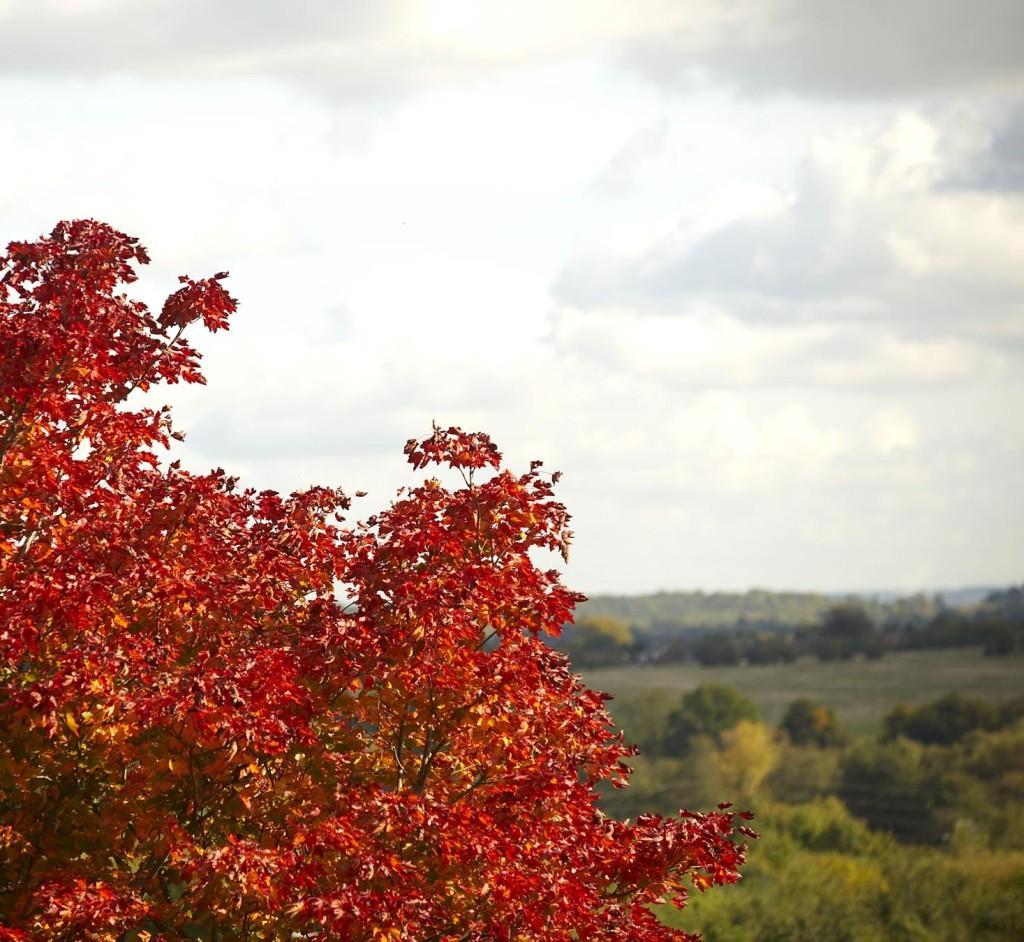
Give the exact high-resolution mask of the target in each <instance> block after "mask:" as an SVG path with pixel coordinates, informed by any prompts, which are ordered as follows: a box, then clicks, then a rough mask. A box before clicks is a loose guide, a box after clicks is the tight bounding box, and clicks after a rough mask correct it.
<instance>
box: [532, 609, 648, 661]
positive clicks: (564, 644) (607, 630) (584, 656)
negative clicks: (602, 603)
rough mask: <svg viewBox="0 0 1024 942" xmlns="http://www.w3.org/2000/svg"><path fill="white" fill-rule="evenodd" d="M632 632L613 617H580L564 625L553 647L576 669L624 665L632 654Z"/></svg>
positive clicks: (633, 640) (618, 619) (624, 623)
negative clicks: (568, 658) (564, 655)
mask: <svg viewBox="0 0 1024 942" xmlns="http://www.w3.org/2000/svg"><path fill="white" fill-rule="evenodd" d="M634 643H635V639H634V637H633V631H632V629H631V628H630V627H629V625H627V624H626V622H624V621H623V620H622V619H621V618H615V617H614V616H612V615H586V614H584V615H580V616H579V617H577V619H576V622H575V624H569V625H566V626H565V628H564V629H563V631H562V634H561V636H560V637H559V638H557V639H555V640H553V641H552V645H553V646H554V647H556V648H558V650H560V651H564V652H565V653H566V654H568V655H569V657H570V658H571V660H572V663H573V665H575V666H576V667H603V666H606V665H609V664H623V663H625V662H626V661H627V660H628V659H629V656H630V653H631V652H632V649H633V645H634Z"/></svg>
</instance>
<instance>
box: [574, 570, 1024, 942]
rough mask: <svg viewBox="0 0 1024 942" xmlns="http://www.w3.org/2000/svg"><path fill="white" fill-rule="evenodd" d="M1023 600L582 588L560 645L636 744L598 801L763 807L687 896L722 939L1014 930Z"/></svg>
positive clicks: (1021, 788)
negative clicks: (750, 837)
mask: <svg viewBox="0 0 1024 942" xmlns="http://www.w3.org/2000/svg"><path fill="white" fill-rule="evenodd" d="M1021 597H1022V596H1021V590H1020V589H1019V588H1009V589H1007V590H979V591H975V592H971V591H967V592H961V593H956V592H946V593H938V594H935V595H917V596H914V597H910V598H899V597H895V598H892V597H890V598H888V599H886V600H884V601H883V600H880V599H879V598H878V597H876V596H869V597H862V598H858V597H856V596H849V597H845V598H843V597H835V596H831V597H830V596H822V595H814V594H795V593H772V592H766V591H762V592H748V593H715V594H711V595H707V594H705V593H661V594H659V595H657V596H653V597H601V596H598V597H595V598H594V599H592V600H591V601H589V602H587V603H585V604H584V605H583V606H581V610H580V613H579V620H578V625H577V626H574V627H569V628H567V630H566V633H565V635H564V636H563V638H562V639H561V641H560V642H556V644H561V645H562V646H564V647H566V648H567V649H569V650H570V651H571V652H572V653H573V654H574V655H575V657H576V659H577V660H578V661H580V662H582V663H584V664H586V665H587V666H586V667H585V668H584V676H585V677H586V680H587V682H588V684H590V685H591V686H593V687H595V688H596V689H599V690H604V691H608V692H610V693H613V694H614V699H613V700H612V701H611V702H610V704H609V707H610V710H611V713H612V716H613V717H614V719H615V721H616V723H617V724H618V725H620V726H621V727H622V728H623V729H624V730H625V734H626V737H627V739H629V741H631V742H633V743H636V744H637V745H638V746H639V747H640V755H638V756H636V757H635V758H633V759H632V760H629V761H630V764H631V766H632V767H633V770H634V771H633V777H632V783H631V785H630V787H629V788H628V789H626V790H624V791H619V790H615V789H607V790H605V791H604V793H603V802H604V807H605V808H606V809H607V810H609V812H610V813H612V814H616V815H621V816H626V817H628V816H635V815H637V814H643V813H645V812H650V811H656V812H659V813H671V811H672V810H673V809H675V808H678V807H696V808H699V807H705V806H707V805H709V804H711V803H713V802H715V801H717V800H731V801H733V802H736V803H738V804H739V805H741V806H743V807H752V808H755V809H757V817H756V819H755V820H756V823H757V827H758V830H759V831H760V832H761V841H759V842H757V843H755V844H754V845H753V846H752V848H751V857H750V862H749V864H748V868H747V872H746V876H745V879H744V880H743V881H742V882H741V884H740V885H739V886H737V887H732V888H727V889H725V890H723V892H722V893H721V894H720V895H716V894H708V895H707V896H704V895H699V896H697V897H696V898H694V899H693V900H692V902H691V905H690V907H689V908H688V910H687V921H686V923H685V924H686V925H687V926H692V927H695V928H698V929H699V930H700V931H702V932H703V934H704V936H705V938H706V939H708V940H723V942H726V940H734V939H735V940H743V942H747V940H749V942H755V940H776V939H777V940H790V939H792V940H807V942H811V940H818V939H839V940H851V942H861V940H863V942H868V940H875V939H878V940H881V939H906V940H914V939H922V940H923V939H942V940H946V939H948V940H954V939H962V938H965V937H971V938H979V939H991V940H993V942H994V940H1002V939H1011V938H1016V937H1017V936H1018V935H1019V934H1020V932H1021V931H1022V926H1024V923H1022V921H1021V920H1022V916H1024V908H1022V905H1021V900H1022V899H1024V645H1022V641H1024V618H1022V609H1021ZM948 599H954V600H956V601H955V602H953V603H951V602H949V601H947V600H948ZM855 616H860V617H859V618H857V617H855ZM626 619H632V621H627V620H626ZM787 621H788V622H789V623H788V624H787ZM844 625H845V626H846V627H847V628H850V627H853V628H854V629H856V628H857V626H858V625H859V627H860V630H861V632H862V635H861V636H860V637H859V646H860V647H861V648H863V650H859V651H854V650H852V649H848V650H847V651H846V652H845V653H842V652H839V651H837V650H836V649H834V648H832V647H830V646H828V645H822V644H821V640H822V637H823V636H825V635H827V633H828V629H829V627H830V626H831V627H832V629H833V630H836V629H837V627H838V628H841V627H843V626H844ZM993 639H996V640H995V641H994V640H993ZM845 640H846V641H847V643H850V642H851V640H854V637H853V636H851V635H850V634H849V633H847V634H846V635H845ZM856 646H857V645H854V647H856ZM744 652H746V655H747V656H745V655H744ZM751 653H753V655H754V656H753V658H750V657H749V654H751ZM662 915H663V918H665V919H666V920H667V921H669V922H670V923H671V922H673V920H674V919H675V918H676V917H674V916H673V915H672V914H671V912H670V911H669V910H664V911H663V912H662ZM680 924H682V923H680Z"/></svg>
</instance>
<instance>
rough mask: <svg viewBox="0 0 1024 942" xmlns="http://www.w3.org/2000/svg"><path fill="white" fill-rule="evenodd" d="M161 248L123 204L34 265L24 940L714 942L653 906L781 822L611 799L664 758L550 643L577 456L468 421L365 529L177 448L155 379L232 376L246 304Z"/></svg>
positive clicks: (11, 739) (2, 706)
mask: <svg viewBox="0 0 1024 942" xmlns="http://www.w3.org/2000/svg"><path fill="white" fill-rule="evenodd" d="M146 261H148V258H147V255H146V252H145V250H144V249H143V248H142V246H141V245H140V244H139V243H138V241H137V240H136V239H134V238H130V237H128V236H126V235H124V234H123V233H120V232H117V231H115V230H114V229H112V228H110V227H108V226H106V225H103V224H101V223H97V222H94V221H89V220H83V221H75V222H69V223H61V224H59V225H58V226H57V227H56V228H55V229H54V230H53V231H52V233H51V234H50V235H49V236H48V237H45V238H42V239H40V240H38V241H35V242H23V243H12V244H11V245H10V246H9V247H8V250H7V254H6V255H5V256H3V257H0V349H2V351H3V358H2V361H0V423H2V425H0V940H4V942H13V940H39V942H42V940H57V942H60V940H67V942H71V940H76V942H77V940H94V942H115V940H124V942H128V940H150V942H153V940H157V939H160V940H172V939H186V938H187V939H204V940H211V942H212V940H220V942H227V940H257V939H274V940H290V939H294V938H317V939H325V940H327V939H345V940H350V942H363V940H367V942H369V940H375V942H386V940H398V939H410V940H420V942H428V940H430V942H441V940H464V942H471V940H479V942H483V940H506V942H512V940H552V942H560V940H565V942H568V940H576V939H588V940H622V942H625V940H670V939H677V940H681V939H687V938H690V936H688V935H686V934H685V933H682V932H680V931H678V930H672V929H668V928H666V927H664V926H663V925H662V924H661V923H659V922H658V921H657V920H656V919H655V917H654V916H653V915H652V913H651V911H650V908H649V907H650V905H651V904H652V903H654V902H657V901H663V900H668V901H671V902H674V903H675V904H676V905H677V906H680V907H681V906H682V905H683V904H684V903H685V900H686V894H687V888H688V887H691V886H696V887H698V888H701V889H703V888H705V887H707V886H708V885H710V884H712V883H723V882H732V881H734V880H735V879H736V878H737V869H738V867H739V866H740V864H741V863H742V861H743V858H744V846H743V844H742V843H741V841H740V840H737V837H738V832H742V833H744V834H746V835H747V836H751V835H752V832H750V831H749V830H747V829H746V828H745V826H744V825H742V824H741V822H740V821H738V820H737V816H736V815H734V814H732V813H730V812H728V811H726V810H719V811H715V812H711V813H707V814H698V813H692V812H687V813H682V814H681V815H679V816H676V817H669V818H661V817H657V816H654V815H644V816H640V817H638V818H637V819H636V820H634V821H629V822H619V821H615V820H612V819H609V818H608V817H606V816H605V815H604V814H603V813H602V812H601V811H600V810H599V809H598V807H597V805H596V792H595V786H596V785H597V784H599V783H601V782H611V783H613V784H616V785H624V784H625V783H626V776H627V770H626V769H625V767H624V765H623V760H624V759H625V758H626V757H628V756H629V755H631V750H630V748H629V747H628V746H626V745H625V744H624V742H623V740H622V737H621V735H619V734H617V733H616V732H615V731H614V729H613V727H612V726H611V724H610V720H609V717H608V715H607V713H606V711H605V708H604V700H605V698H604V697H603V695H601V694H599V693H595V692H593V691H590V690H588V689H586V688H585V687H584V686H583V684H582V682H581V681H580V680H579V678H578V677H576V676H575V675H573V674H572V673H570V671H569V670H568V668H567V662H566V659H565V657H564V655H562V654H560V653H558V652H556V651H553V650H551V649H550V648H549V647H548V646H547V645H546V644H544V643H543V641H542V640H541V636H542V635H545V634H547V635H555V634H557V633H558V631H559V630H560V628H561V626H562V625H563V624H564V623H565V622H567V621H569V620H570V619H571V616H572V611H573V607H574V605H575V604H576V603H577V602H578V601H579V600H580V599H581V596H579V595H578V594H576V593H574V592H571V591H569V590H568V589H566V588H565V587H564V586H563V585H562V584H561V582H560V579H559V576H558V574H557V572H555V571H554V570H550V571H546V570H544V569H542V568H539V567H538V566H537V565H536V564H535V563H534V561H533V559H532V558H531V553H533V551H536V550H555V551H558V550H561V551H563V552H564V551H565V549H566V547H567V545H568V541H569V539H570V533H569V530H568V527H567V524H568V514H567V513H566V511H565V508H564V507H563V506H562V505H561V504H560V503H559V502H558V501H556V500H555V499H554V496H553V485H554V483H555V482H556V480H557V474H553V475H549V474H546V473H545V472H544V471H543V470H542V466H541V464H540V463H539V462H534V463H533V464H532V465H531V466H530V468H529V470H528V471H526V472H525V473H518V474H517V473H513V472H512V471H510V470H507V469H505V468H503V467H502V465H501V455H500V454H499V452H498V449H497V448H496V447H495V445H494V444H493V443H492V442H491V441H490V439H489V438H488V437H487V436H486V435H483V434H479V433H473V434H470V433H464V432H462V431H461V430H459V429H457V428H448V429H442V428H435V429H434V431H433V433H432V434H431V435H430V436H429V437H427V438H425V439H423V440H420V441H416V440H412V441H410V442H409V443H408V444H407V445H406V448H405V452H406V456H407V458H408V461H409V462H410V463H411V464H412V466H413V468H415V469H417V470H421V469H424V468H426V467H428V466H445V467H447V469H448V471H447V472H446V473H448V474H450V475H452V476H454V477H455V478H456V479H457V481H458V483H457V484H456V486H454V487H448V486H446V485H445V484H443V483H442V481H441V480H439V479H438V477H436V476H431V477H429V478H428V479H427V480H425V481H424V482H423V483H421V484H420V485H418V486H416V487H413V488H411V489H409V490H406V491H404V492H402V493H400V495H399V497H398V499H397V500H395V502H394V503H392V504H391V505H390V506H389V507H387V508H386V509H384V510H383V511H381V512H379V513H377V514H374V515H371V516H369V517H367V518H366V519H365V521H364V522H361V523H352V522H348V521H347V520H346V518H345V516H344V515H345V514H346V513H348V511H349V507H350V500H349V498H348V497H347V496H346V495H345V494H344V493H343V492H342V491H340V490H338V489H337V488H334V487H313V488H310V489H308V490H304V491H300V492H296V493H293V494H291V495H289V496H282V495H280V494H277V493H275V492H271V491H255V490H252V489H247V488H244V487H242V486H241V485H240V484H239V482H238V480H237V479H236V478H234V477H232V476H230V475H228V474H227V473H225V472H224V471H221V470H216V471H212V472H210V473H206V474H197V473H193V472H191V471H189V470H186V469H184V468H182V467H181V466H180V465H179V464H178V463H177V462H174V463H171V464H169V465H166V464H163V463H161V461H160V460H158V457H157V454H158V451H159V450H160V449H161V448H162V447H163V446H166V445H168V443H169V441H170V439H171V438H172V437H176V436H177V435H178V433H177V432H176V431H175V430H174V428H173V426H172V425H171V421H170V415H169V412H168V411H167V410H166V409H154V408H151V407H149V406H147V405H145V404H143V403H139V402H137V401H136V399H137V394H138V393H139V392H144V391H146V390H147V389H149V388H150V387H153V386H155V385H156V384H158V383H161V382H167V383H177V382H189V383H198V382H202V381H203V379H202V375H201V373H200V371H199V357H198V354H197V352H196V350H195V349H194V348H193V347H192V346H191V345H190V344H189V342H188V340H187V339H186V337H185V331H186V330H187V328H189V327H191V326H192V325H194V324H202V325H204V326H205V327H206V328H207V329H209V330H219V329H222V328H224V327H226V326H227V322H228V318H229V317H230V316H231V315H232V314H233V313H234V310H235V301H234V299H233V298H232V297H231V296H230V295H229V294H228V293H227V291H226V290H225V288H224V286H223V281H224V278H225V274H224V273H219V274H217V275H214V276H213V277H211V278H202V279H191V278H182V279H181V284H180V287H179V288H178V290H176V291H175V292H174V293H173V294H171V296H170V297H169V298H168V299H167V301H166V303H165V304H164V305H163V307H162V310H161V312H160V313H159V315H156V316H154V315H153V314H152V313H151V312H150V311H149V310H148V309H147V307H146V306H145V305H143V304H141V303H140V302H138V301H135V300H132V299H130V298H129V297H127V296H126V295H125V294H124V293H123V290H122V288H123V286H124V285H125V284H128V283H130V282H132V281H134V280H135V278H136V271H135V269H136V267H137V266H138V265H140V264H143V263H145V262H146ZM437 473H438V474H440V473H441V472H437ZM339 586H340V587H342V589H343V593H342V594H343V597H342V598H339V590H338V587H339Z"/></svg>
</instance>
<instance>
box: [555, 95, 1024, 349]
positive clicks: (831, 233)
mask: <svg viewBox="0 0 1024 942" xmlns="http://www.w3.org/2000/svg"><path fill="white" fill-rule="evenodd" d="M1009 127H1010V129H1011V131H1012V133H1016V126H1015V125H1013V124H1011V125H1010V126H1009ZM944 140H945V138H944V136H943V133H942V131H941V122H930V121H925V120H924V119H923V118H921V117H920V116H919V115H913V114H904V115H902V116H901V117H899V118H897V119H895V120H894V121H892V122H889V123H888V124H885V125H882V126H878V127H876V128H874V129H872V130H871V131H863V130H859V131H857V132H856V133H853V134H849V135H836V136H833V137H831V138H826V139H821V140H818V141H816V142H815V143H814V145H812V147H811V152H810V154H809V156H808V157H807V159H806V160H805V162H804V164H803V167H802V169H801V171H800V172H799V174H798V176H797V179H796V182H795V186H794V188H793V191H792V192H791V193H790V194H788V196H787V197H785V198H783V197H782V196H780V197H779V200H778V206H777V207H776V209H775V211H772V212H768V213H764V212H760V213H758V214H753V215H751V214H748V215H741V216H739V218H734V219H733V220H732V221H729V222H726V223H725V224H723V225H715V226H712V227H710V229H706V228H704V227H702V226H701V225H700V223H699V220H698V221H697V222H696V223H695V222H694V221H693V220H684V221H683V222H681V223H680V225H679V227H678V228H677V229H676V231H674V232H672V233H670V234H668V235H665V236H662V237H660V238H657V239H655V240H653V241H652V242H650V243H649V244H647V245H646V246H643V247H640V248H638V249H636V250H634V251H632V252H627V253H621V252H619V253H616V252H607V251H601V250H595V251H592V252H589V253H585V254H583V255H581V256H579V257H577V258H576V259H574V260H573V261H571V262H570V263H568V264H567V265H566V267H565V268H564V269H563V271H562V273H561V275H560V277H559V278H558V280H557V281H556V284H555V288H554V291H555V295H556V297H557V298H558V300H559V301H560V302H561V303H562V304H564V305H567V306H571V307H575V308H581V309H590V310H596V309H609V308H615V307H618V308H625V309H630V310H634V311H637V312H641V313H644V312H646V313H649V314H656V315H667V314H687V313H688V312H691V311H692V310H693V309H694V308H695V306H696V307H699V306H700V305H701V304H702V303H704V304H706V303H708V302H711V303H713V304H716V305H718V306H719V308H720V309H724V310H726V311H728V312H729V313H730V314H732V315H734V316H738V317H741V318H745V319H749V320H755V321H766V322H770V323H785V322H790V323H792V322H797V323H813V322H821V321H826V322H829V321H850V320H852V321H863V322H877V323H879V324H883V325H886V326H887V327H889V328H895V329H898V330H900V331H901V332H903V333H904V334H907V335H910V336H917V337H927V336H942V335H945V334H947V333H948V332H949V331H950V330H953V329H955V330H956V331H957V332H958V333H960V334H966V335H972V334H977V335H979V336H988V337H990V338H997V339H998V340H999V342H1000V343H1004V342H1005V340H1006V339H1007V337H1011V338H1012V337H1013V336H1015V335H1017V334H1019V330H1014V328H1013V325H1014V324H1019V323H1020V320H1021V317H1022V315H1024V302H1022V298H1024V273H1022V269H1021V266H1020V257H1021V251H1022V250H1024V202H1021V201H1019V200H1016V199H1007V198H1005V197H1003V196H1001V195H999V194H994V193H991V192H987V191H983V190H970V189H967V188H965V187H961V188H959V189H953V188H951V187H950V186H948V185H947V184H946V183H945V182H944V181H945V179H946V177H947V174H948V172H949V167H950V166H955V167H956V168H957V169H956V172H957V173H958V174H960V176H961V178H963V179H965V180H966V179H967V178H968V177H969V176H970V175H971V174H976V175H978V174H980V175H988V176H989V178H991V176H992V173H993V171H992V170H991V167H992V162H991V160H992V158H991V154H992V153H993V152H995V150H996V148H998V147H1002V150H1003V151H1004V152H1005V153H1009V152H1010V151H1011V150H1012V148H1009V147H1007V146H1006V145H1005V144H1001V143H999V142H1000V140H1001V139H1000V138H998V137H997V138H996V141H997V144H996V145H994V146H993V148H989V149H988V150H985V151H983V152H982V153H981V154H980V155H975V159H974V162H973V163H972V162H971V161H970V160H966V161H965V159H964V158H963V156H962V155H961V154H959V153H957V154H955V155H954V156H955V160H953V158H952V157H950V156H949V155H948V154H947V147H946V145H945V144H944ZM1001 166H1002V168H1003V170H1002V172H1003V176H1002V177H1000V178H999V179H1002V180H1004V181H1005V179H1006V174H1007V173H1008V172H1010V170H1012V167H1013V164H1012V163H1005V162H1004V163H1003V164H1002V165H1001Z"/></svg>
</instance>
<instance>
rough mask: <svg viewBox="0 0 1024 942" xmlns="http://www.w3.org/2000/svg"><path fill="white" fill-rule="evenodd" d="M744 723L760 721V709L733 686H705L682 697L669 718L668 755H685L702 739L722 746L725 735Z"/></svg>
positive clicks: (666, 751)
mask: <svg viewBox="0 0 1024 942" xmlns="http://www.w3.org/2000/svg"><path fill="white" fill-rule="evenodd" d="M743 720H751V721H753V720H757V707H755V706H754V704H753V703H751V702H750V701H749V700H748V699H747V698H746V697H744V696H743V695H742V694H741V693H739V691H737V690H735V689H733V688H732V687H724V686H722V685H720V684H704V685H703V686H700V687H698V688H697V689H696V690H691V691H690V692H689V693H686V694H684V695H683V698H682V701H681V702H680V704H679V708H678V709H677V710H674V711H673V712H672V713H671V714H670V715H669V717H668V724H667V725H668V730H667V733H666V735H665V750H664V751H665V753H666V755H684V754H685V753H686V752H687V750H689V749H690V747H691V745H692V744H693V742H694V740H695V739H696V738H697V737H699V736H707V737H709V738H710V739H712V740H714V741H715V742H716V743H720V741H721V736H722V734H723V733H724V732H725V731H726V730H728V729H732V728H733V727H734V726H736V724H737V723H740V722H742V721H743Z"/></svg>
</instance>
